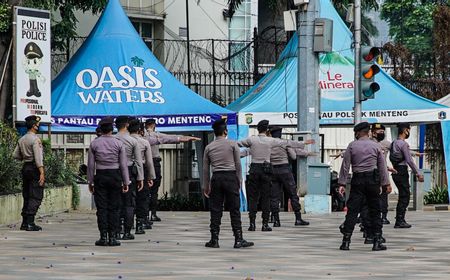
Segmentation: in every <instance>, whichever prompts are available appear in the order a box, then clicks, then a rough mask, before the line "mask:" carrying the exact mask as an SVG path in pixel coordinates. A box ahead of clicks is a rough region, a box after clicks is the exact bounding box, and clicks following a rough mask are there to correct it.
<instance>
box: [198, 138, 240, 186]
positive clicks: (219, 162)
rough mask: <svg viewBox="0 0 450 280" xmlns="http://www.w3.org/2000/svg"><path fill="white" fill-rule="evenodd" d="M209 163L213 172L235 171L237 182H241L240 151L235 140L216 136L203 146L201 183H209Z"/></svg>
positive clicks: (206, 184)
mask: <svg viewBox="0 0 450 280" xmlns="http://www.w3.org/2000/svg"><path fill="white" fill-rule="evenodd" d="M210 165H211V167H212V171H213V172H217V171H236V176H237V178H238V179H239V182H242V170H241V160H240V151H239V147H238V145H237V144H236V142H234V141H232V140H228V139H226V138H225V137H217V138H216V140H214V141H213V142H212V143H210V144H209V145H208V146H206V148H205V152H204V155H203V184H204V185H205V186H208V185H209V183H210V178H209V173H210V172H209V170H210Z"/></svg>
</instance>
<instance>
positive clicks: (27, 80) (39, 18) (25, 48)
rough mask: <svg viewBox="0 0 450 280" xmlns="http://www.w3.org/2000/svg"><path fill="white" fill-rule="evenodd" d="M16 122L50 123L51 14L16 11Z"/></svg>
mask: <svg viewBox="0 0 450 280" xmlns="http://www.w3.org/2000/svg"><path fill="white" fill-rule="evenodd" d="M15 19H16V20H15V22H16V32H15V59H16V69H15V73H14V74H15V81H16V82H15V84H16V106H17V107H16V121H24V120H25V118H26V117H27V116H29V115H38V116H40V117H41V122H43V123H50V122H51V99H50V96H51V68H50V67H51V49H50V41H51V38H50V12H49V11H44V10H35V9H29V8H22V7H16V8H15Z"/></svg>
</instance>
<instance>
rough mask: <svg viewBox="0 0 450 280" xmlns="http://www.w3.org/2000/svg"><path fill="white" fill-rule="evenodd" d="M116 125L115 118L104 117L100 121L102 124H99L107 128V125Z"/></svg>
mask: <svg viewBox="0 0 450 280" xmlns="http://www.w3.org/2000/svg"><path fill="white" fill-rule="evenodd" d="M113 123H114V118H113V117H104V118H102V119H101V120H100V122H99V123H98V125H99V126H106V125H110V124H113Z"/></svg>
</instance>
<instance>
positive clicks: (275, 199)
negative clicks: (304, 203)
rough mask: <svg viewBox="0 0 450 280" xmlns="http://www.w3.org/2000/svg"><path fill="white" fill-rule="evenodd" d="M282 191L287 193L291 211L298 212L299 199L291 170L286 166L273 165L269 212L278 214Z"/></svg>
mask: <svg viewBox="0 0 450 280" xmlns="http://www.w3.org/2000/svg"><path fill="white" fill-rule="evenodd" d="M283 191H284V192H286V193H287V195H288V197H289V199H290V200H291V205H292V209H293V210H294V211H295V212H300V210H301V206H300V198H299V197H298V194H297V184H296V183H295V180H294V175H292V170H291V168H290V166H289V165H288V164H283V165H274V166H273V174H272V184H271V188H270V211H272V212H273V213H278V212H280V203H281V197H282V194H283Z"/></svg>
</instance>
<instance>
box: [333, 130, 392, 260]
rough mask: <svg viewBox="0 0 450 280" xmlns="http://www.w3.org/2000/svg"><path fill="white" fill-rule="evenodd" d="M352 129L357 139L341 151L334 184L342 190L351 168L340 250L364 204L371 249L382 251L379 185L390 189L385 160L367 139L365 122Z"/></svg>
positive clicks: (345, 242) (347, 248)
mask: <svg viewBox="0 0 450 280" xmlns="http://www.w3.org/2000/svg"><path fill="white" fill-rule="evenodd" d="M353 130H354V132H355V138H356V139H357V140H355V141H353V142H351V143H350V144H349V145H348V147H347V149H346V151H345V154H344V161H343V163H342V166H341V171H340V174H339V182H338V183H339V185H340V186H341V187H340V188H341V189H343V188H345V185H346V183H347V178H348V174H349V170H350V167H351V168H352V171H353V176H352V181H351V191H350V197H349V200H348V202H347V208H348V210H347V215H346V217H345V222H344V224H343V225H341V226H340V230H341V233H342V234H343V235H344V237H343V240H342V245H341V247H340V249H341V250H349V247H350V241H351V236H352V233H353V230H354V228H355V224H356V221H357V216H358V213H359V211H360V209H361V206H362V204H363V203H365V201H367V204H368V206H369V219H370V227H371V228H370V231H371V232H373V234H374V239H373V247H372V250H373V251H380V250H386V246H384V245H383V244H382V240H381V237H382V228H383V224H382V222H381V209H380V194H381V188H380V186H382V187H385V188H386V189H388V188H390V184H389V178H388V172H387V167H386V161H385V159H384V155H383V151H382V150H381V146H380V145H379V144H377V143H375V142H374V141H372V140H370V139H369V130H370V125H369V123H367V122H362V123H359V124H357V125H355V127H354V129H353ZM364 200H365V201H364Z"/></svg>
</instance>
